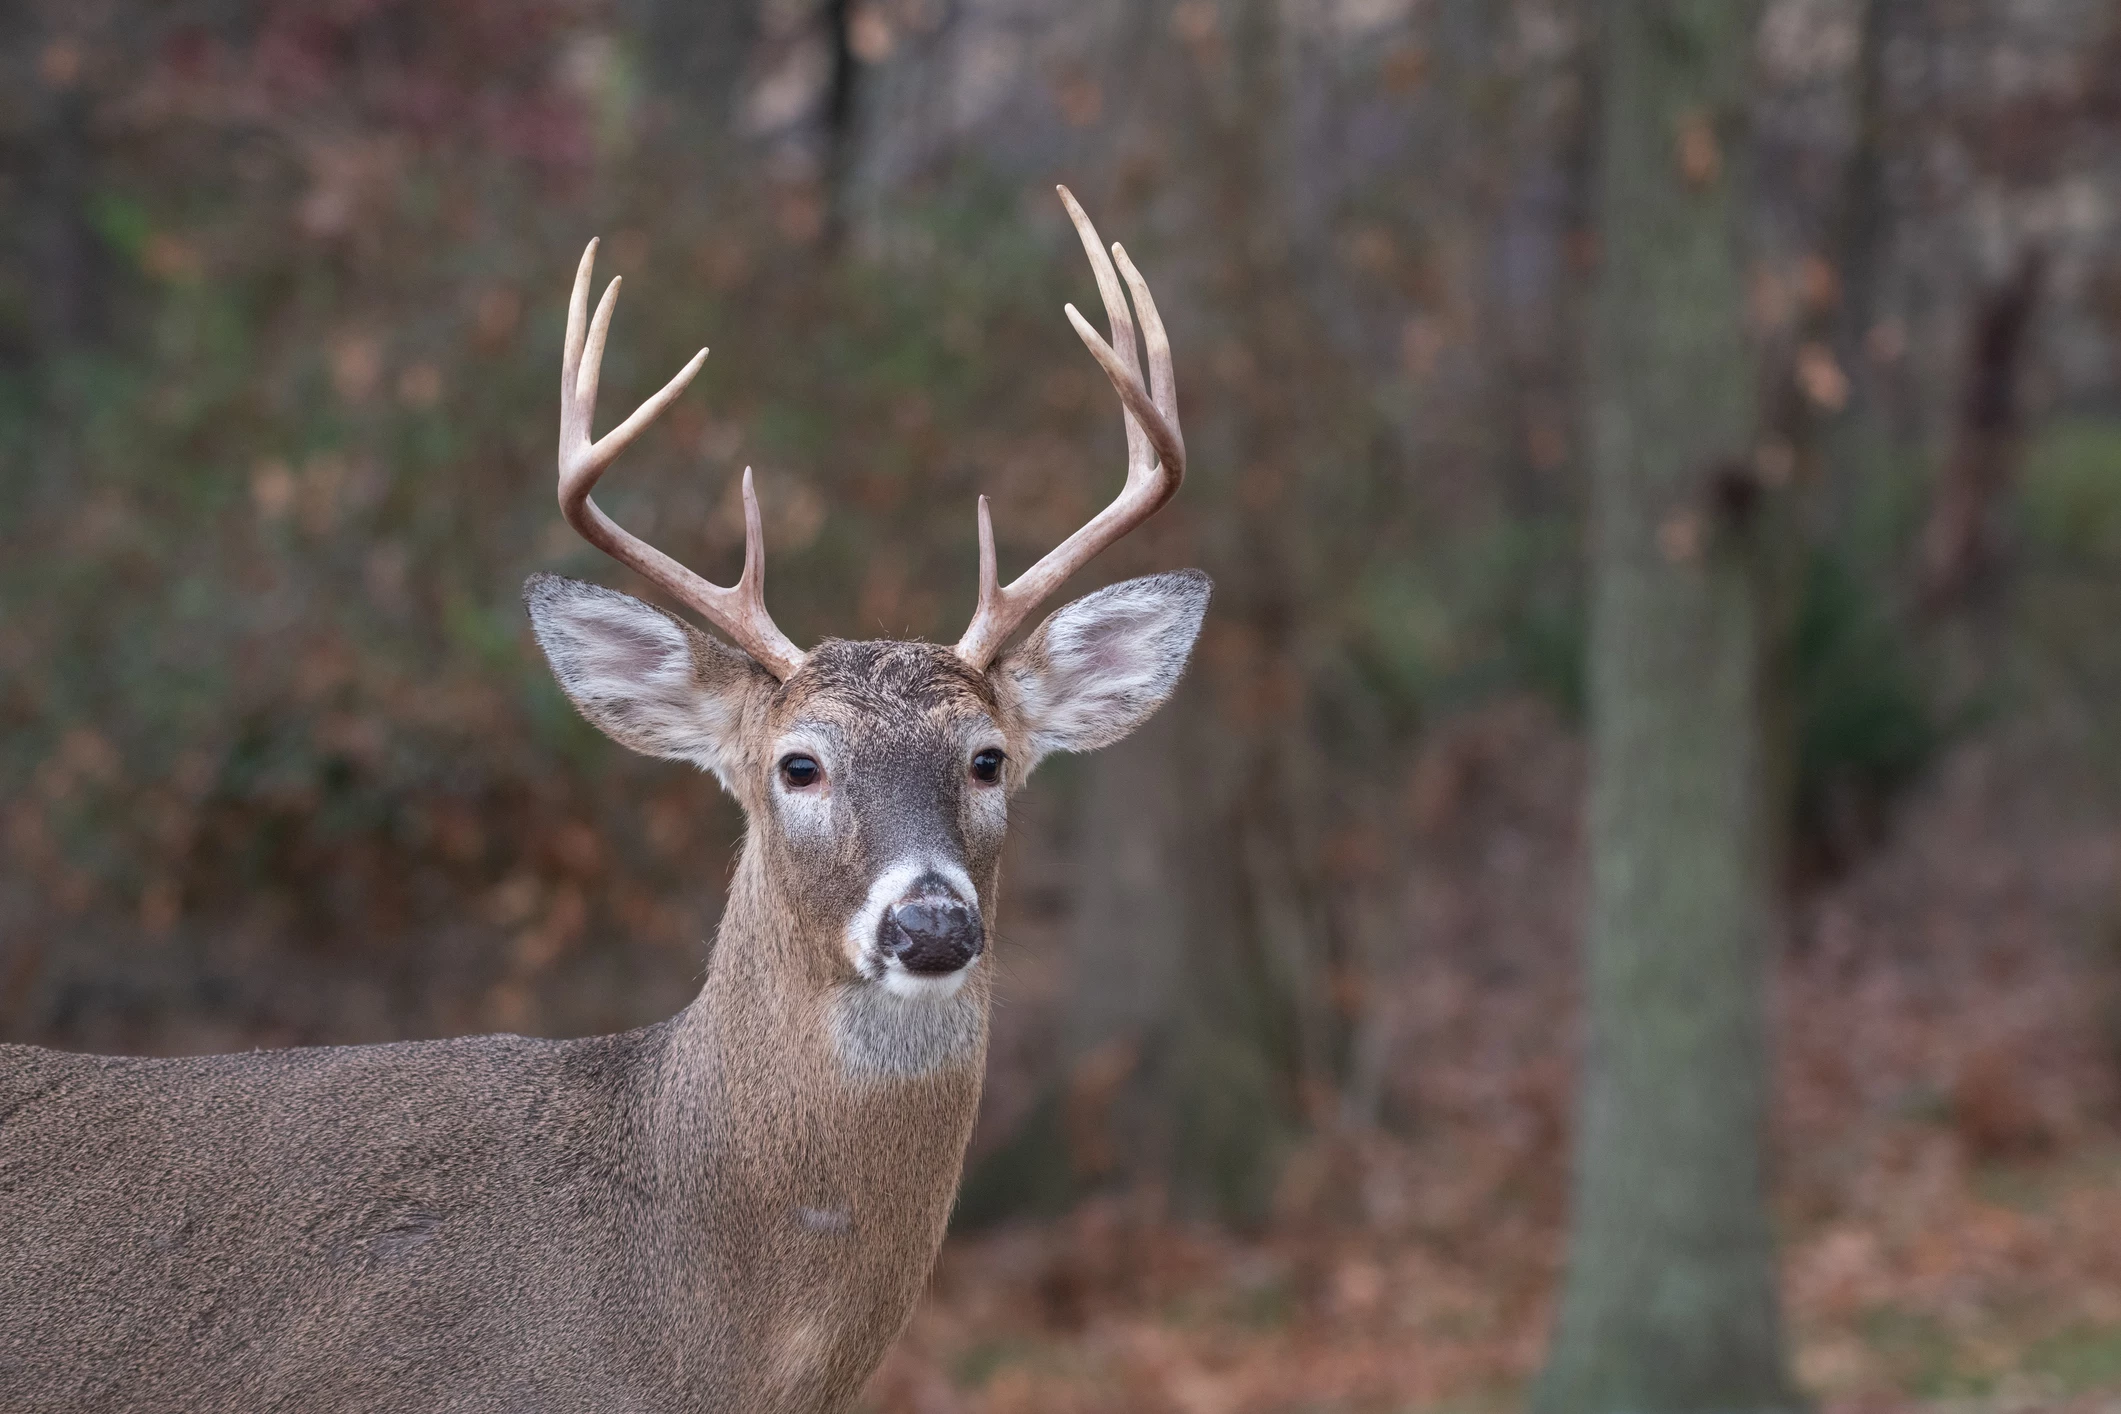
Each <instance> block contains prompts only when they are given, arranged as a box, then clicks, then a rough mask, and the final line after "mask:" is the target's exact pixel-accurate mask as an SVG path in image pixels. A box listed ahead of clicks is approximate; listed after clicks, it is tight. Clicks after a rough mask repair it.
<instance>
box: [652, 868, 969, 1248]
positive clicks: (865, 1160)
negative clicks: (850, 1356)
mask: <svg viewBox="0 0 2121 1414" xmlns="http://www.w3.org/2000/svg"><path fill="white" fill-rule="evenodd" d="M798 918H799V915H798V911H797V910H795V909H794V908H791V907H789V906H787V904H786V902H785V900H783V899H782V898H781V897H780V896H779V895H778V892H777V890H776V889H775V887H774V881H773V880H772V878H771V877H770V871H769V869H768V867H767V860H766V858H765V852H764V849H763V848H762V846H761V845H760V844H759V842H758V840H757V838H756V837H755V836H753V837H751V838H748V839H747V840H746V843H745V847H744V852H743V855H742V858H741V859H740V861H739V863H738V867H737V870H736V875H735V878H734V879H733V880H732V881H731V887H730V894H729V903H728V908H727V910H726V911H725V913H724V915H723V920H722V925H721V927H720V929H719V931H718V933H717V935H716V940H715V947H714V954H713V957H712V959H711V961H710V963H709V967H708V974H707V980H706V984H705V986H704V987H703V988H702V989H701V992H700V995H699V996H698V997H697V998H696V999H695V1000H694V1002H693V1004H692V1005H691V1006H690V1007H688V1008H687V1009H686V1010H685V1011H684V1012H683V1013H681V1014H680V1015H679V1016H678V1017H677V1018H676V1019H675V1020H674V1021H673V1022H672V1024H671V1026H670V1029H669V1032H668V1035H667V1049H666V1051H665V1053H664V1056H663V1058H662V1062H661V1065H660V1067H659V1072H660V1073H659V1075H658V1078H657V1084H656V1090H657V1092H658V1093H657V1095H656V1097H655V1102H654V1103H655V1112H656V1116H657V1123H656V1127H657V1129H658V1131H659V1139H660V1142H659V1145H658V1147H659V1149H660V1150H661V1153H662V1163H661V1165H660V1167H661V1168H662V1169H663V1172H664V1175H665V1178H666V1180H669V1181H671V1182H672V1183H673V1185H674V1187H675V1190H676V1191H677V1192H679V1193H684V1194H689V1195H690V1197H691V1199H693V1200H697V1201H699V1202H702V1203H704V1204H706V1205H707V1206H708V1207H709V1208H710V1209H711V1210H712V1211H711V1212H709V1213H707V1214H704V1215H703V1216H705V1217H707V1218H708V1219H709V1220H710V1221H711V1223H712V1224H713V1225H714V1226H715V1227H717V1228H719V1229H721V1230H722V1231H723V1232H724V1233H729V1232H732V1231H734V1232H741V1233H748V1234H754V1235H757V1236H759V1237H761V1238H764V1237H765V1236H766V1235H767V1234H774V1233H779V1234H781V1235H782V1236H784V1237H788V1238H790V1240H793V1241H794V1242H795V1243H796V1245H797V1246H798V1247H814V1248H817V1249H818V1250H819V1251H820V1253H821V1254H823V1253H828V1252H829V1253H832V1254H835V1256H834V1258H833V1260H834V1261H835V1262H844V1261H845V1260H846V1259H847V1258H848V1257H849V1256H850V1255H851V1254H855V1253H858V1252H859V1253H868V1254H875V1255H878V1256H879V1257H880V1258H881V1260H882V1261H883V1262H884V1263H885V1264H887V1265H888V1264H889V1263H892V1262H899V1263H905V1264H906V1266H905V1268H904V1269H905V1270H909V1271H913V1272H915V1273H917V1274H918V1275H919V1276H921V1277H922V1278H925V1274H926V1272H927V1270H928V1267H929V1264H930V1263H931V1262H932V1260H933V1257H934V1250H935V1247H936V1246H937V1244H939V1243H940V1241H941V1238H942V1230H943V1225H944V1223H945V1221H946V1220H947V1218H948V1215H949V1210H950V1205H951V1202H952V1200H953V1199H954V1197H955V1194H956V1189H957V1181H958V1177H959V1173H960V1170H961V1168H962V1166H963V1162H964V1153H965V1145H966V1142H967V1141H968V1140H969V1138H970V1137H971V1132H972V1121H973V1117H974V1114H975V1112H976V1110H977V1108H978V1105H979V1094H980V1082H981V1078H982V1073H983V1070H984V1065H985V1059H986V1040H987V999H988V983H987V977H986V971H985V963H984V962H983V964H982V967H981V969H980V970H979V971H978V972H976V973H975V974H974V975H972V976H970V977H968V978H967V980H966V983H965V985H964V986H963V987H962V988H961V989H960V990H959V993H958V995H957V996H956V997H953V998H949V999H945V1000H942V1001H933V1000H929V999H919V1000H917V1001H910V1002H909V1001H908V1000H907V999H903V998H898V997H894V996H889V995H886V994H884V993H883V992H882V991H881V989H879V988H877V987H876V986H875V985H874V984H871V983H866V982H863V981H860V980H859V979H855V978H853V977H852V976H851V972H850V969H848V968H846V967H844V966H836V965H835V959H837V958H838V957H840V956H841V955H842V954H841V950H840V948H839V945H838V943H837V940H836V939H831V940H826V939H819V938H816V937H811V936H806V935H805V934H804V931H803V925H802V924H801V923H800V922H799V921H798ZM732 1224H734V1225H735V1226H734V1227H733V1228H732V1227H731V1225H732ZM811 1237H815V1238H817V1239H820V1240H819V1241H816V1242H811V1241H809V1240H808V1239H809V1238H811ZM826 1239H830V1240H826ZM775 1250H783V1247H781V1246H777V1247H776V1249H775ZM867 1264H868V1263H867V1260H866V1259H863V1260H858V1261H857V1262H856V1265H858V1266H866V1265H867ZM842 1269H843V1268H842Z"/></svg>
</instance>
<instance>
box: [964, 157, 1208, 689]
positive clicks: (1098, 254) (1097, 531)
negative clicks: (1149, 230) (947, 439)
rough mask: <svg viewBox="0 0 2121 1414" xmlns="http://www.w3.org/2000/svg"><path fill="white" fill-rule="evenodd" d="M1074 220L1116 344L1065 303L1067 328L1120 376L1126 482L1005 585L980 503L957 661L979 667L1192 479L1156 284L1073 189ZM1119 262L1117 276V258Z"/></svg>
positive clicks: (1066, 195)
mask: <svg viewBox="0 0 2121 1414" xmlns="http://www.w3.org/2000/svg"><path fill="white" fill-rule="evenodd" d="M1059 191H1060V198H1061V203H1062V204H1063V205H1065V206H1066V207H1067V208H1068V219H1069V220H1071V221H1073V222H1074V223H1075V233H1076V235H1078V236H1080V237H1081V238H1082V242H1083V250H1084V252H1085V253H1086V254H1088V255H1089V257H1090V268H1091V269H1092V270H1093V271H1094V272H1095V273H1096V275H1097V292H1098V294H1099V295H1100V296H1102V297H1103V299H1104V302H1105V317H1106V318H1107V319H1108V320H1109V321H1110V322H1111V325H1112V342H1111V343H1109V344H1108V343H1106V342H1105V341H1104V340H1103V339H1101V338H1099V337H1098V333H1097V331H1096V330H1095V329H1093V328H1091V327H1090V324H1089V321H1087V320H1085V319H1084V318H1083V317H1082V315H1081V314H1079V313H1077V312H1076V308H1075V306H1074V305H1072V304H1071V305H1069V306H1067V313H1068V322H1069V323H1070V324H1072V325H1074V326H1075V332H1076V333H1077V334H1078V335H1080V336H1081V337H1082V341H1083V343H1084V345H1086V346H1087V347H1088V348H1089V350H1090V356H1091V357H1092V358H1094V359H1096V360H1097V363H1098V366H1099V367H1100V368H1102V369H1104V370H1105V376H1106V377H1107V378H1109V379H1111V380H1112V388H1113V391H1115V392H1116V393H1118V394H1119V401H1120V406H1121V408H1122V410H1123V412H1124V415H1125V417H1126V421H1127V482H1126V485H1125V486H1123V487H1122V488H1121V489H1120V493H1119V496H1118V498H1117V499H1115V500H1114V501H1113V502H1112V504H1111V505H1109V506H1107V507H1105V508H1104V509H1103V510H1102V511H1099V512H1098V513H1097V515H1096V516H1094V517H1093V518H1092V519H1091V520H1090V523H1089V524H1087V525H1085V526H1084V527H1083V528H1082V529H1080V530H1078V531H1076V532H1075V533H1074V534H1073V535H1071V536H1069V537H1068V538H1067V539H1066V540H1063V541H1062V542H1061V543H1060V544H1059V545H1057V546H1055V547H1054V548H1053V549H1052V550H1051V551H1050V552H1048V553H1047V555H1046V556H1045V558H1043V559H1041V560H1040V561H1039V562H1038V563H1037V564H1035V565H1033V566H1031V568H1030V569H1027V570H1025V571H1024V572H1023V573H1022V574H1020V575H1018V576H1017V577H1016V578H1015V579H1014V580H1012V581H1010V582H1009V584H1008V585H1006V586H1004V585H1003V584H1001V583H1000V580H999V577H998V575H997V574H996V567H995V559H994V521H993V517H992V514H991V513H990V512H989V510H988V508H987V498H986V497H985V496H982V497H980V498H979V605H978V607H977V608H976V609H974V610H973V613H972V623H971V625H970V627H968V628H967V629H966V630H965V636H964V637H963V638H961V639H959V640H958V644H957V655H958V657H960V658H962V659H964V660H965V662H966V663H968V664H970V665H971V666H972V667H974V668H980V669H983V668H985V667H986V666H987V664H988V663H990V662H992V661H993V659H994V655H995V654H996V653H997V652H999V651H1000V649H1001V646H1002V644H1003V643H1005V642H1007V641H1008V638H1009V635H1010V634H1011V633H1014V632H1015V631H1016V628H1017V626H1018V625H1019V624H1021V623H1022V622H1023V621H1024V619H1025V617H1026V616H1027V615H1028V614H1029V613H1030V612H1031V611H1032V610H1033V609H1035V608H1037V607H1038V605H1039V604H1040V603H1041V602H1042V601H1043V600H1045V599H1046V597H1047V596H1048V595H1050V594H1052V593H1053V591H1054V590H1056V589H1058V588H1060V586H1061V582H1062V581H1063V580H1065V579H1067V578H1068V576H1070V575H1072V574H1074V573H1075V572H1076V571H1077V570H1079V569H1081V568H1082V567H1083V566H1084V565H1086V564H1088V563H1089V562H1090V561H1091V560H1092V559H1093V558H1095V557H1096V555H1097V554H1098V552H1099V551H1101V550H1103V549H1104V548H1105V547H1106V546H1108V545H1111V544H1112V543H1113V542H1114V541H1116V540H1118V539H1119V538H1120V537H1121V536H1123V535H1125V534H1126V533H1127V532H1128V531H1130V530H1132V529H1134V527H1136V526H1138V525H1140V524H1141V523H1142V522H1143V521H1145V520H1147V519H1148V518H1149V517H1150V516H1152V515H1154V514H1156V512H1157V511H1158V509H1160V508H1161V507H1162V506H1163V504H1164V502H1166V501H1168V500H1170V499H1171V497H1172V495H1173V494H1175V493H1176V492H1177V490H1178V487H1179V483H1180V482H1181V481H1183V480H1185V476H1186V444H1185V439H1184V438H1183V437H1181V436H1180V435H1179V430H1178V382H1177V379H1176V378H1175V377H1174V375H1173V374H1172V371H1171V341H1170V340H1169V339H1168V338H1166V337H1165V335H1164V322H1163V320H1162V319H1161V318H1160V317H1159V316H1158V315H1157V312H1156V301H1155V300H1153V299H1151V298H1150V297H1149V286H1148V284H1147V282H1145V281H1144V280H1143V279H1142V277H1141V272H1139V271H1137V270H1136V269H1135V268H1134V262H1133V261H1131V260H1129V259H1127V252H1126V251H1125V250H1123V249H1122V248H1121V247H1120V246H1119V245H1118V244H1116V243H1115V244H1114V245H1113V247H1112V254H1111V255H1110V256H1107V255H1106V254H1105V249H1104V245H1103V243H1102V242H1101V241H1100V240H1099V238H1098V234H1097V228H1096V227H1095V226H1093V225H1091V224H1090V218H1089V217H1088V216H1086V215H1084V214H1083V209H1082V207H1081V206H1079V205H1077V204H1076V200H1075V197H1074V196H1073V195H1072V194H1071V193H1070V192H1069V190H1068V189H1067V188H1066V187H1061V188H1059ZM1114 261H1117V262H1118V269H1117V270H1116V271H1115V270H1114V268H1113V262H1114ZM1121 277H1125V279H1126V288H1127V291H1128V292H1131V293H1132V294H1133V296H1134V310H1133V312H1132V313H1130V312H1129V310H1128V308H1127V297H1126V294H1124V293H1122V292H1121V289H1120V280H1121ZM1134 314H1139V315H1140V317H1141V333H1142V339H1143V342H1144V343H1146V344H1147V346H1148V351H1149V386H1148V387H1147V388H1146V389H1145V388H1143V387H1142V376H1141V358H1140V353H1139V351H1138V350H1137V349H1136V347H1135V343H1134V317H1133V315H1134Z"/></svg>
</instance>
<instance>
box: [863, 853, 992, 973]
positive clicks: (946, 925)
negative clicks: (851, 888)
mask: <svg viewBox="0 0 2121 1414" xmlns="http://www.w3.org/2000/svg"><path fill="white" fill-rule="evenodd" d="M876 945H877V950H878V951H879V952H881V953H882V954H883V955H884V956H885V957H887V958H890V959H892V960H893V961H895V962H897V963H898V964H899V966H901V967H903V968H905V969H906V970H907V971H908V972H912V973H916V974H918V975H921V976H924V977H940V976H944V975H946V974H948V973H952V972H956V971H958V970H959V969H960V968H963V967H965V966H966V965H968V964H969V963H970V962H971V961H972V959H974V958H976V957H978V956H979V955H980V951H981V949H982V948H984V947H985V946H986V931H985V929H983V928H982V927H981V926H980V916H979V905H977V904H975V903H969V902H967V901H966V900H964V899H961V898H959V897H958V896H957V894H956V893H955V892H954V891H953V890H952V889H951V888H950V886H949V885H948V884H947V883H945V882H944V881H943V879H942V878H941V877H940V876H938V875H934V874H930V875H925V876H923V877H922V878H921V879H919V880H916V881H915V883H914V886H913V888H912V889H911V890H909V891H908V892H907V895H906V897H904V898H902V899H900V900H899V901H898V902H897V903H894V904H892V905H891V907H889V908H887V909H885V910H884V916H883V917H882V918H880V919H879V920H878V921H877V928H876Z"/></svg>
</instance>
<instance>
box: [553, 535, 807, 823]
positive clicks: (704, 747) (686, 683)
mask: <svg viewBox="0 0 2121 1414" xmlns="http://www.w3.org/2000/svg"><path fill="white" fill-rule="evenodd" d="M523 602H524V604H525V605H527V606H528V607H529V609H530V626H531V629H532V630H533V631H534V632H535V633H536V634H537V636H538V646H539V647H540V648H542V649H544V650H545V661H546V662H548V663H550V664H552V675H553V676H554V677H556V678H558V679H559V681H560V688H561V690H562V691H564V692H565V693H566V694H567V696H568V698H569V700H571V701H572V702H573V703H574V705H575V706H576V707H577V708H579V709H580V711H581V713H582V715H583V716H584V717H587V718H588V719H589V720H590V722H591V723H592V724H594V725H595V726H596V727H597V729H598V730H600V731H602V732H603V733H604V735H606V736H608V737H610V738H611V739H612V740H613V741H615V742H617V743H619V744H620V745H621V746H630V747H632V748H633V749H634V750H635V751H638V752H641V753H642V754H644V755H647V756H662V757H667V758H669V759H671V760H675V761H690V762H692V763H694V764H695V765H698V766H702V767H704V768H706V769H707V770H710V771H712V772H714V773H715V774H716V775H717V776H719V777H721V778H722V783H723V785H725V786H729V785H730V784H731V775H730V772H731V769H732V768H733V767H734V765H735V761H734V756H735V746H736V742H737V740H738V738H739V735H740V732H741V728H742V725H743V721H744V713H745V708H746V706H747V704H748V703H749V702H750V701H751V700H752V699H753V697H754V695H755V694H757V693H760V692H762V691H766V690H770V689H771V687H772V680H771V678H770V676H769V675H768V674H767V672H766V670H765V669H763V668H761V667H760V666H759V665H758V664H756V663H754V662H752V661H751V659H749V658H747V657H745V656H744V655H743V654H742V653H739V652H737V651H736V650H735V649H734V648H730V647H727V646H725V645H723V644H721V643H718V642H716V641H715V640H714V639H713V638H710V637H709V636H708V635H706V634H704V633H701V632H700V631H699V630H698V629H696V628H694V627H692V625H690V624H688V623H686V622H684V621H683V620H682V619H679V618H676V617H674V616H672V615H670V614H666V613H664V612H663V611H662V610H661V609H658V608H656V607H655V606H654V605H651V604H644V603H642V602H641V601H640V600H638V599H635V598H633V597H632V596H631V595H627V594H621V593H619V592H618V591H617V590H613V589H605V588H603V587H602V586H600V585H595V584H583V583H581V582H580V581H579V580H572V579H562V578H560V577H559V576H558V575H551V574H534V575H532V576H531V577H530V578H529V580H527V581H526V582H525V583H524V585H523Z"/></svg>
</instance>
